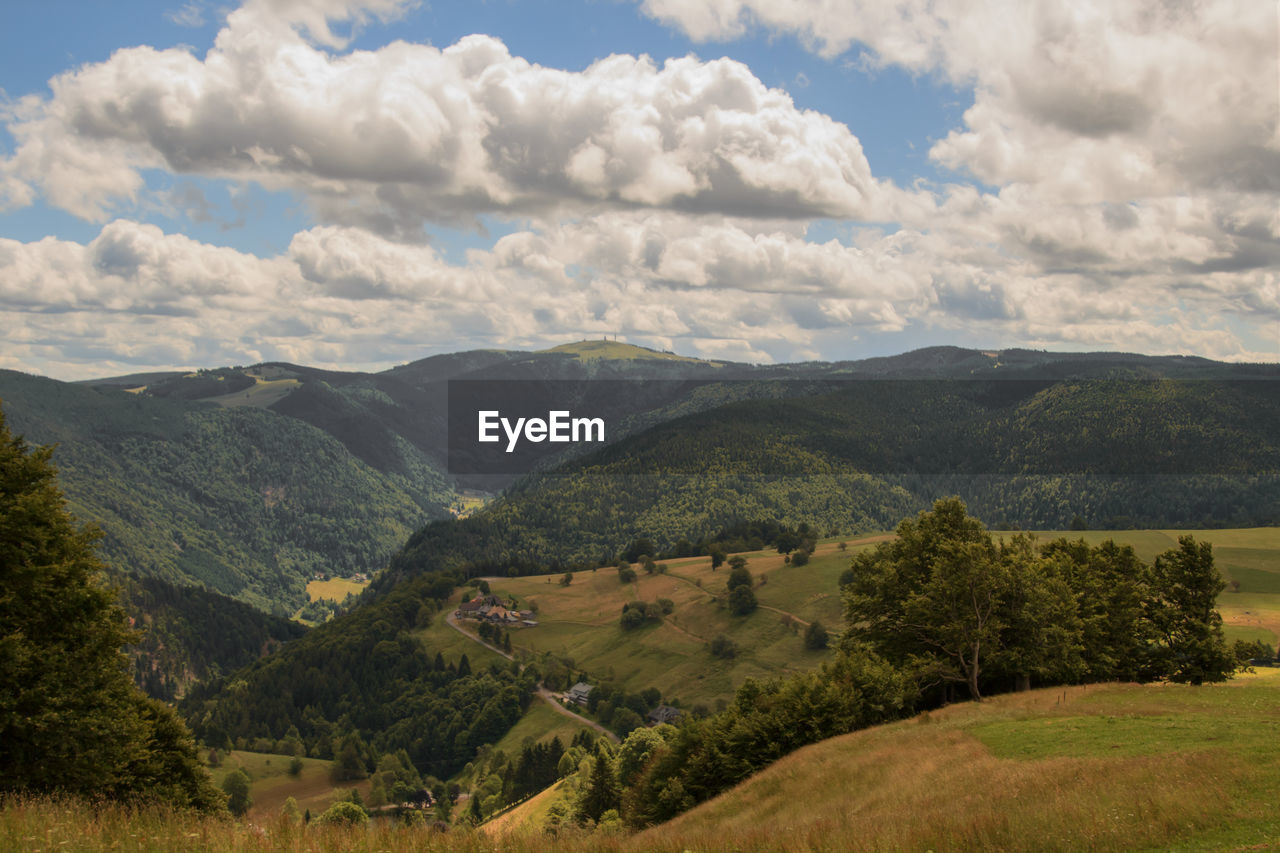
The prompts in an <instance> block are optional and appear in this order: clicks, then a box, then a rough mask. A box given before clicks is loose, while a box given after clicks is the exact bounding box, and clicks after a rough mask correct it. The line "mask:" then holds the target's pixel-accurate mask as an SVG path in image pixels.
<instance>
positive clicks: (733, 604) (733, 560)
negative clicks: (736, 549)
mask: <svg viewBox="0 0 1280 853" xmlns="http://www.w3.org/2000/svg"><path fill="white" fill-rule="evenodd" d="M729 566H730V568H729V579H728V580H727V581H726V582H725V589H726V590H727V591H728V606H729V612H730V613H732V614H733V615H734V616H746V615H747V614H749V613H754V612H755V610H756V608H757V607H758V606H759V604H760V603H759V602H758V601H757V600H756V593H755V590H754V589H752V586H753V584H754V580H753V578H752V577H751V571H750V570H749V569H748V568H747V558H746V557H744V556H742V555H741V554H737V555H734V556H733V557H730V558H729Z"/></svg>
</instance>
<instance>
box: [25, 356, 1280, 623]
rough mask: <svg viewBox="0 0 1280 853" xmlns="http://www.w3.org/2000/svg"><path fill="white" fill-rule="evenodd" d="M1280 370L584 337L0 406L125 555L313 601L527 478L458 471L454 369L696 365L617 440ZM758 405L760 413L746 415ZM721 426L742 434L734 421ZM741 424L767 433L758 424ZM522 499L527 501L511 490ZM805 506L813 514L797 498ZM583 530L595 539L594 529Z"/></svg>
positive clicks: (606, 538)
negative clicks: (767, 353) (744, 409)
mask: <svg viewBox="0 0 1280 853" xmlns="http://www.w3.org/2000/svg"><path fill="white" fill-rule="evenodd" d="M1275 373H1276V369H1275V367H1274V366H1266V365H1232V364H1224V363H1219V362H1213V361H1210V360H1207V359H1202V358H1193V357H1183V356H1142V355H1132V354H1117V353H1045V352H1036V351H1030V350H1019V349H1014V350H998V351H997V350H986V351H983V350H970V349H962V348H958V347H948V346H943V347H930V348H925V349H920V350H915V351H912V352H908V353H903V354H901V355H897V356H889V357H882V358H871V359H863V360H860V361H845V362H830V363H828V362H807V363H798V364H782V365H751V364H742V363H735V362H728V361H705V360H698V359H692V358H689V357H685V356H677V355H675V354H673V353H662V352H657V351H654V350H648V349H644V348H642V347H636V346H633V345H630V344H623V343H619V342H614V341H578V342H573V343H568V344H564V345H561V346H558V347H554V348H552V349H550V350H544V351H541V352H524V351H510V350H472V351H467V352H459V353H450V354H444V355H436V356H431V357H428V358H424V359H421V360H419V361H415V362H411V363H408V364H404V365H400V366H397V367H394V368H391V369H388V370H385V371H381V372H378V373H365V372H345V371H338V370H326V369H320V368H312V367H305V366H299V365H292V364H286V363H267V364H261V365H255V366H252V367H226V368H213V369H209V370H201V371H194V372H191V371H156V372H151V373H146V374H133V375H131V376H124V377H115V378H108V379H98V380H93V381H91V382H82V383H63V382H57V381H54V380H48V379H40V378H37V377H31V376H26V375H24V374H20V373H16V372H12V371H4V372H0V404H2V405H3V406H4V408H5V411H6V412H7V413H8V414H9V416H10V418H11V423H12V424H13V426H14V428H15V429H16V430H17V431H19V432H22V433H25V434H26V436H27V438H28V439H29V440H30V441H32V442H33V443H39V444H43V443H52V442H58V443H60V447H59V450H58V452H57V454H56V455H55V461H56V462H57V464H59V465H60V466H61V467H62V470H63V480H64V483H65V489H66V492H67V495H68V498H69V500H70V501H71V503H72V506H73V508H74V509H75V510H76V512H77V513H78V514H79V515H80V517H81V518H83V519H85V520H91V521H95V522H97V523H99V524H100V525H101V526H102V527H103V529H104V531H105V533H106V539H105V542H104V549H105V554H106V556H107V558H108V559H109V560H111V561H112V562H115V563H117V564H119V565H121V566H124V567H128V569H129V570H131V571H135V572H137V573H139V574H141V575H146V576H156V577H162V578H165V579H167V580H169V581H171V582H174V583H179V584H196V585H199V584H203V585H207V586H208V587H209V588H211V589H213V590H216V591H218V592H220V593H222V594H226V595H230V596H233V597H236V598H239V599H241V600H243V601H247V602H249V603H251V604H254V605H255V606H257V607H260V608H264V609H272V610H274V611H275V612H277V613H286V612H292V610H293V609H294V608H296V606H297V605H298V604H299V603H300V602H301V601H302V596H303V592H302V588H303V585H304V584H305V581H306V579H307V578H308V577H309V576H310V575H311V574H312V573H314V572H317V571H327V572H354V571H363V572H376V571H377V570H378V569H380V568H381V567H382V566H383V565H384V563H385V561H386V560H387V559H388V558H389V557H390V555H392V554H393V553H395V552H396V551H397V550H398V549H399V548H401V546H403V545H404V543H405V541H406V540H407V539H408V537H409V535H410V533H412V532H413V531H415V530H417V529H419V528H420V527H421V526H422V525H423V524H425V523H427V522H429V521H431V520H433V519H445V518H447V517H448V516H449V515H450V513H451V512H456V511H458V510H460V509H461V507H462V503H461V501H460V499H459V495H460V493H461V492H462V491H463V490H468V489H479V490H482V491H486V492H490V493H494V492H498V491H501V490H503V489H506V488H508V487H511V486H512V485H513V484H515V483H516V480H517V477H516V476H515V475H510V476H496V477H495V476H489V477H476V478H471V479H468V478H466V477H462V478H457V477H450V476H449V475H448V474H447V473H446V470H445V468H446V457H447V449H448V448H447V421H446V417H445V414H446V406H447V388H448V383H449V382H450V381H451V380H457V379H466V380H484V379H517V380H529V381H533V382H547V381H560V382H591V381H594V380H629V379H675V380H692V381H693V384H691V385H689V386H688V388H687V389H686V390H681V391H680V392H679V393H677V394H676V395H675V396H669V397H661V396H659V397H655V398H653V399H645V400H640V399H635V400H629V399H627V398H626V397H625V395H624V396H621V397H620V398H619V399H615V400H614V401H613V402H614V404H615V405H616V406H617V407H618V411H619V413H620V418H619V421H618V423H617V424H616V425H615V426H616V428H613V429H611V432H610V435H609V440H610V441H616V440H623V439H628V438H629V437H633V436H640V435H643V434H644V433H645V432H646V431H647V430H651V429H653V428H654V427H658V426H660V425H662V424H665V423H668V422H671V421H673V420H675V419H678V418H689V417H697V416H699V415H700V414H706V413H708V412H711V411H712V410H715V409H718V408H721V407H724V406H732V405H739V406H750V405H752V404H751V401H758V400H770V399H777V398H788V397H791V398H794V397H812V396H814V395H821V394H825V393H829V392H830V387H831V386H829V385H824V384H822V383H826V382H829V381H832V380H897V379H934V380H938V379H966V380H971V379H977V380H1002V379H1030V378H1045V379H1054V378H1063V377H1102V376H1112V377H1128V378H1156V377H1177V378H1219V379H1225V378H1266V377H1274V376H1275ZM673 387H676V388H678V389H679V388H683V387H684V386H681V385H680V383H673ZM215 404H216V405H215ZM761 405H763V406H764V409H763V411H767V412H770V413H772V414H770V415H769V417H768V418H766V420H767V421H769V422H770V423H773V424H774V426H773V427H771V428H772V429H780V428H781V427H780V426H779V425H780V424H785V423H787V422H788V421H789V420H794V419H795V418H796V417H797V416H799V415H800V414H802V413H805V410H806V408H807V407H806V406H805V405H803V404H799V403H795V404H792V406H791V407H790V408H788V407H787V406H786V405H785V404H783V403H781V402H774V403H768V404H764V403H761ZM732 411H734V410H732V409H730V410H726V412H730V413H731V412H732ZM748 411H750V409H748ZM734 417H736V416H734ZM753 417H754V415H750V414H749V415H748V416H747V418H746V420H747V421H750V420H751V419H752V418H753ZM836 417H837V419H838V416H836ZM804 419H807V420H808V421H809V427H808V429H809V430H810V433H815V431H820V430H821V429H824V427H821V425H820V424H818V423H816V422H814V421H813V418H812V413H808V414H805V417H804V418H802V420H804ZM719 420H721V418H720V417H719V416H716V415H710V414H706V416H705V417H704V418H703V420H702V421H699V422H698V423H701V424H702V426H699V427H697V428H698V429H703V430H706V429H711V430H712V431H713V432H715V430H716V429H719V427H717V426H716V424H717V422H718V421H719ZM748 426H749V424H748ZM900 426H901V425H900ZM744 428H745V427H744ZM748 432H749V430H748ZM742 435H743V436H746V435H747V433H743V434H742ZM716 440H718V441H722V442H724V441H729V442H732V441H737V440H740V439H739V438H734V437H733V436H731V435H729V434H727V433H724V431H723V430H722V429H721V430H720V434H717V435H716ZM741 440H750V441H752V442H754V443H755V444H757V445H759V444H761V442H760V437H759V436H758V435H756V436H754V437H750V438H742V439H741ZM648 441H650V442H651V441H652V439H649V440H648ZM632 446H633V447H634V448H640V447H643V446H645V445H644V443H643V442H641V443H640V444H636V445H632ZM811 451H812V448H810V450H807V451H805V453H802V454H801V457H803V458H805V459H808V460H809V461H810V462H811V463H812V464H813V465H814V466H816V468H815V469H814V472H810V473H818V472H821V471H831V472H832V473H831V475H830V476H832V477H835V479H833V480H831V481H830V482H828V483H827V484H826V485H825V486H823V487H822V489H823V490H828V491H831V492H832V493H835V492H844V493H847V494H861V493H862V492H863V490H865V489H871V490H872V492H874V493H875V495H876V497H869V496H868V497H867V499H866V500H865V501H860V502H859V505H860V506H863V507H864V508H865V507H866V506H879V507H881V508H882V509H884V510H885V512H884V513H880V512H873V513H867V512H865V511H863V510H859V511H858V512H857V513H855V514H854V515H853V516H852V518H855V519H860V522H859V523H871V522H872V521H873V520H884V521H891V520H893V519H894V518H896V517H897V516H896V513H898V512H900V511H902V510H905V509H908V508H910V507H912V506H915V505H916V504H915V499H908V498H906V497H904V495H905V494H906V493H905V492H903V491H902V490H903V489H904V488H907V486H904V485H903V484H901V483H897V484H895V483H889V482H887V481H883V480H877V481H876V482H874V483H872V482H870V481H868V480H867V479H866V476H865V472H863V473H858V472H857V471H856V470H855V469H854V468H851V467H849V466H848V465H845V463H843V462H842V463H839V464H836V467H835V468H831V465H832V464H835V463H833V462H832V460H831V459H829V458H824V459H825V461H823V460H819V459H818V458H817V457H814V456H813V455H812V452H811ZM575 452H576V453H577V454H578V455H579V456H581V454H582V453H583V451H582V450H581V449H579V450H577V451H574V452H570V453H567V454H565V455H564V456H563V457H562V460H563V461H565V462H567V463H568V464H570V465H572V464H573V462H572V460H573V458H574V453H575ZM806 454H808V455H806ZM602 458H611V459H614V460H615V461H613V462H610V463H608V464H609V465H617V464H621V463H620V461H618V460H620V457H602ZM846 461H849V460H846ZM593 464H599V463H593ZM628 464H629V465H630V467H631V469H632V470H638V468H637V466H639V469H642V468H643V467H644V465H646V464H649V463H647V462H644V461H642V457H635V458H633V459H632V460H631V461H630V462H629V463H628ZM771 464H772V463H771ZM842 466H843V468H842ZM791 467H792V468H795V469H797V470H800V469H802V468H803V466H799V467H797V465H792V466H791ZM837 469H839V470H837ZM567 470H575V469H572V468H570V469H567ZM656 470H658V469H657V468H654V469H652V471H656ZM652 471H651V472H652ZM854 474H857V476H856V477H855V478H854V479H853V480H849V479H848V478H849V477H850V476H853V475H854ZM822 476H827V475H825V474H824V475H822ZM535 482H536V478H535ZM908 485H909V484H908ZM531 488H532V487H531V486H530V485H529V484H527V483H526V484H524V485H520V486H519V487H518V490H517V494H520V495H523V494H529V493H530V491H531ZM618 488H624V489H625V487H624V486H618ZM646 488H647V487H646ZM642 491H643V490H642ZM751 491H752V490H751V489H747V490H746V491H745V492H744V491H740V490H739V491H732V492H729V493H725V494H723V495H713V496H706V495H697V496H695V495H696V489H695V490H694V491H693V492H687V490H686V492H687V497H686V500H689V501H694V502H702V503H704V504H706V503H707V501H708V497H710V499H711V503H712V504H714V503H717V502H724V501H728V502H729V503H730V504H731V503H732V502H733V496H734V495H744V494H747V493H748V492H751ZM789 491H790V490H788V493H789ZM807 493H808V494H811V493H812V490H810V492H807ZM636 494H637V497H638V494H639V493H638V492H637V493H636ZM759 494H763V492H761V493H758V494H757V497H756V498H751V499H750V500H748V501H746V502H745V503H743V504H741V506H740V510H741V512H742V513H753V512H774V513H776V512H778V511H779V510H778V507H781V503H779V501H780V500H782V498H780V497H776V496H775V497H774V498H769V499H768V500H765V501H764V503H759ZM512 500H526V498H518V499H517V498H513V499H511V500H508V501H507V502H508V503H511V501H512ZM653 500H654V503H653V504H652V505H651V506H649V507H647V508H645V509H644V510H643V513H642V514H643V516H644V518H647V519H649V521H645V520H644V518H640V517H639V516H637V517H636V518H634V519H630V520H627V519H616V518H615V520H614V521H611V522H609V524H608V525H604V526H603V527H601V529H600V531H599V535H598V536H596V537H589V538H593V541H596V543H597V544H598V545H600V546H603V545H604V544H606V542H607V543H608V544H609V547H614V541H613V540H614V538H615V537H616V536H624V535H627V534H626V530H627V529H629V528H630V527H636V528H637V529H638V528H640V527H644V526H645V525H647V524H650V523H656V522H655V521H654V520H655V519H657V518H659V517H666V520H665V521H663V522H661V525H660V526H661V527H662V529H664V530H671V531H673V533H674V532H675V531H678V530H679V529H680V527H681V525H682V524H684V522H685V521H690V520H691V519H692V518H693V517H692V516H688V517H686V516H685V515H684V514H682V513H675V514H670V513H668V512H667V510H665V509H663V506H664V505H665V504H664V502H663V500H659V499H658V498H657V497H656V496H655V497H654V498H653ZM496 510H497V508H495V511H496ZM628 512H630V510H628ZM843 512H844V511H843V510H839V509H837V508H836V505H831V506H830V507H828V509H826V510H823V511H821V512H819V513H817V514H818V515H825V516H828V517H832V518H834V517H837V516H840V514H841V513H843ZM729 513H730V508H729V507H726V508H723V509H721V510H715V511H709V512H707V513H704V515H705V518H706V523H708V524H710V523H714V520H715V519H718V518H723V517H726V516H727V515H728V514H729ZM793 514H796V515H805V514H812V513H811V511H810V510H808V509H806V508H804V507H803V506H797V507H796V508H795V512H794V513H793ZM846 516H847V514H846ZM882 516H883V518H882ZM489 517H490V518H491V519H497V518H499V517H500V515H494V514H490V516H489ZM1009 518H1010V520H1015V519H1013V518H1012V517H1009ZM682 519H684V521H682ZM632 522H634V523H632ZM699 523H702V522H699ZM609 530H613V531H614V532H607V531H609ZM525 532H527V533H529V534H530V535H531V536H532V538H531V540H530V543H529V544H528V546H527V548H525V549H522V550H524V551H527V552H528V554H529V555H530V556H531V558H532V555H535V554H538V555H542V556H548V555H549V552H548V551H547V549H545V548H544V547H543V546H541V545H538V544H537V543H538V541H540V537H541V536H542V535H543V534H542V533H537V532H535V531H532V530H530V531H525ZM654 532H655V533H656V532H657V531H654ZM511 535H515V529H514V528H513V530H512V533H511ZM586 545H587V542H586V540H584V541H582V542H581V543H580V546H581V547H586ZM591 547H595V546H591ZM550 556H554V555H550ZM541 558H542V557H541V556H540V557H538V559H541Z"/></svg>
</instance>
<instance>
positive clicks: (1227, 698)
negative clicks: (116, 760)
mask: <svg viewBox="0 0 1280 853" xmlns="http://www.w3.org/2000/svg"><path fill="white" fill-rule="evenodd" d="M1277 705H1280V677H1278V673H1277V671H1276V670H1267V671H1263V672H1261V673H1259V674H1256V675H1245V676H1242V677H1239V678H1237V679H1236V680H1235V681H1234V682H1231V683H1228V684H1225V685H1217V686H1206V687H1188V686H1174V685H1163V686H1162V685H1149V686H1137V685H1122V684H1110V685H1096V686H1091V687H1087V688H1067V689H1063V688H1057V689H1047V690H1038V691H1032V692H1031V693H1023V694H1013V695H1006V696H1001V697H997V698H995V699H991V700H988V701H986V702H984V703H982V704H973V703H964V704H960V705H953V706H950V707H948V708H945V709H943V710H940V711H934V712H931V713H929V714H921V715H920V716H918V717H915V718H913V719H909V720H905V721H903V722H899V723H894V724H891V725H886V726H881V727H877V728H873V729H868V730H865V731H861V732H856V733H854V734H851V735H845V736H842V737H838V738H833V739H831V740H828V741H824V742H822V743H818V744H815V745H813V746H810V747H807V748H805V749H802V750H800V751H798V752H796V753H794V754H792V755H790V756H788V757H786V758H784V759H782V760H781V761H779V762H777V763H776V764H774V765H773V766H771V767H769V768H767V769H766V770H764V771H762V772H760V773H758V774H757V775H755V776H753V777H751V778H750V779H748V780H747V781H746V782H744V783H743V784H741V785H739V786H738V787H737V788H735V789H733V790H731V791H729V792H727V793H726V794H724V795H722V796H720V797H718V798H716V799H714V800H712V801H710V802H708V803H706V804H704V805H702V806H700V807H698V808H696V809H694V810H693V811H691V812H689V813H687V814H685V815H683V816H682V817H680V818H678V819H676V820H674V821H672V822H671V823H668V824H665V825H662V826H659V827H655V828H653V829H651V830H648V831H646V832H644V833H641V834H638V835H626V834H621V833H607V832H605V833H599V832H598V833H595V834H591V835H587V834H579V833H578V832H577V831H575V830H572V829H563V830H561V832H560V833H559V834H558V835H557V836H550V835H548V834H547V833H545V832H544V831H542V830H541V829H538V828H534V827H532V826H530V825H528V824H527V823H525V822H522V821H521V820H520V817H521V815H520V814H518V813H509V814H508V815H507V816H505V817H504V818H503V819H502V820H501V821H500V822H495V826H494V827H493V828H491V829H486V828H485V827H481V829H480V831H478V832H471V831H468V830H465V829H454V830H451V831H450V832H448V833H439V832H437V831H436V830H434V829H430V828H427V827H419V828H412V827H403V826H399V825H396V824H392V823H390V822H375V823H374V824H373V826H372V827H371V828H369V829H363V828H357V829H344V828H340V827H320V826H315V825H312V826H310V827H308V828H305V829H304V828H302V827H298V826H294V825H291V824H287V823H282V822H281V821H280V820H279V819H270V818H267V817H265V816H264V817H263V819H262V820H261V821H260V822H254V821H250V822H249V823H244V824H235V823H232V822H230V821H225V820H213V819H201V818H196V817H192V816H186V815H177V814H173V813H166V812H142V813H135V814H128V813H125V812H121V811H116V810H113V809H110V808H108V809H100V810H96V811H95V812H93V813H90V812H89V811H88V810H86V809H84V808H81V807H78V806H62V805H56V804H52V805H51V804H48V803H39V802H38V803H22V802H16V801H11V802H10V803H9V804H7V805H6V807H5V809H4V810H3V811H2V812H0V847H3V848H4V849H6V850H27V849H32V850H33V849H36V848H40V849H71V850H99V849H108V848H112V849H123V850H132V851H162V850H171V849H177V848H179V847H180V848H183V849H198V850H208V851H231V850H236V851H259V850H261V851H268V850H272V851H275V850H281V851H285V850H287V851H294V850H299V851H300V850H310V849H342V850H354V851H374V850H385V851H392V853H400V851H419V850H426V851H497V850H513V851H531V852H532V851H551V850H555V851H558V853H559V852H560V851H563V853H573V851H596V850H619V851H622V850H627V851H651V850H652V851H671V853H678V851H685V850H689V851H720V850H725V851H728V850H753V851H755V850H764V851H769V850H777V851H784V850H785V851H792V850H817V851H861V850H867V851H871V850H921V851H923V850H1026V849H1037V850H1062V851H1076V850H1086V849H1087V850H1170V849H1177V850H1243V849H1249V850H1265V849H1274V845H1275V839H1276V837H1277V833H1280V817H1277V816H1276V812H1275V803H1274V799H1275V791H1276V790H1280V737H1277V734H1280V732H1277V730H1276V729H1277V724H1276V720H1275V714H1274V709H1275V708H1276V707H1277ZM528 806H529V808H530V809H538V808H540V807H541V808H542V809H543V810H545V803H540V802H537V801H530V803H529V804H528ZM498 827H501V829H500V830H499V829H498Z"/></svg>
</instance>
